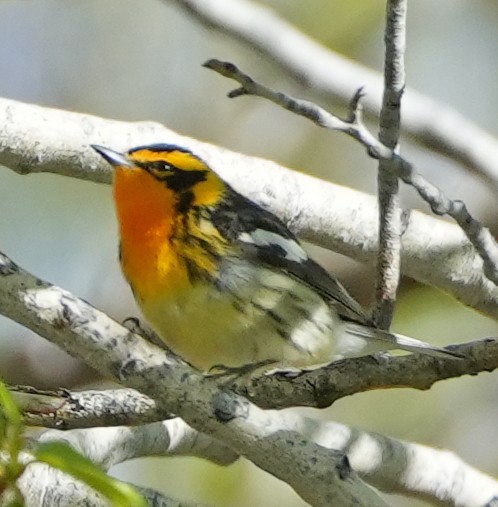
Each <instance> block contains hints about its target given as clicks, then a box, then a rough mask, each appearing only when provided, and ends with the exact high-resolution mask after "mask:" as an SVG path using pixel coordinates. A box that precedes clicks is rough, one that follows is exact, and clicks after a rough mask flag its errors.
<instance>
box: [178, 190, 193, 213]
mask: <svg viewBox="0 0 498 507" xmlns="http://www.w3.org/2000/svg"><path fill="white" fill-rule="evenodd" d="M193 201H194V193H193V192H191V191H188V190H187V191H186V192H183V193H182V194H180V197H179V199H178V202H177V203H176V210H177V211H178V213H186V212H187V211H189V209H190V208H191V207H192V202H193Z"/></svg>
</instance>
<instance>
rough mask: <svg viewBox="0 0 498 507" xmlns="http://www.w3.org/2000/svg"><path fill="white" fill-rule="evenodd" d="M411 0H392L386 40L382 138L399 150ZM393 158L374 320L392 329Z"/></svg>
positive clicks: (386, 176)
mask: <svg viewBox="0 0 498 507" xmlns="http://www.w3.org/2000/svg"><path fill="white" fill-rule="evenodd" d="M406 10H407V0H388V2H387V5H386V28H385V34H384V41H385V45H386V51H385V56H384V94H383V97H382V108H381V111H380V130H379V140H380V141H381V143H383V144H384V145H385V146H387V147H388V148H390V149H391V150H393V151H396V150H397V145H398V140H399V134H400V129H401V125H400V123H401V122H400V118H401V96H402V95H403V90H404V87H405V62H404V54H405V43H406ZM392 163H393V162H392V160H380V161H379V171H378V175H377V185H378V201H379V254H378V257H377V280H376V287H375V300H376V307H375V312H374V320H375V323H376V324H377V326H378V327H380V328H381V329H389V327H390V325H391V321H392V318H393V313H394V304H395V302H396V293H397V290H398V284H399V278H400V271H401V208H400V205H399V195H398V191H399V181H398V177H397V176H396V174H395V173H394V171H393V170H391V169H390V168H389V165H390V164H392Z"/></svg>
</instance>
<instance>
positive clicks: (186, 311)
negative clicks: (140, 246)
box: [141, 270, 338, 371]
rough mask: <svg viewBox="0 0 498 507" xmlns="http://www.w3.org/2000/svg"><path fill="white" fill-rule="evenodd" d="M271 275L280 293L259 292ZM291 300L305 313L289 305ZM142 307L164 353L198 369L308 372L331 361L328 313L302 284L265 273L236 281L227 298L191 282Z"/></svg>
mask: <svg viewBox="0 0 498 507" xmlns="http://www.w3.org/2000/svg"><path fill="white" fill-rule="evenodd" d="M270 277H273V280H271V281H272V282H277V285H279V286H280V289H281V290H279V291H273V290H268V289H267V288H266V287H267V286H266V285H264V284H263V283H262V280H265V281H269V278H270ZM296 294H297V297H298V298H301V300H302V303H301V304H302V305H304V304H305V302H306V305H307V306H308V305H309V309H308V308H307V309H306V311H303V309H302V308H301V309H299V308H297V307H296V306H294V307H293V306H292V305H296ZM310 297H311V301H310V299H309V298H310ZM141 307H142V310H143V312H144V315H145V317H146V318H147V320H148V321H149V323H150V324H151V326H152V327H153V328H154V330H155V331H156V333H158V334H159V336H160V337H161V339H162V340H163V341H164V342H165V343H166V344H167V345H168V347H170V348H171V349H172V350H173V351H174V352H175V353H176V354H178V355H179V356H180V357H182V358H183V359H184V360H186V361H187V362H189V363H190V364H192V365H193V366H195V367H196V368H198V369H200V370H203V371H208V370H209V369H211V368H213V367H214V366H225V367H240V366H244V365H248V364H255V363H260V362H262V361H274V362H276V363H279V364H282V365H287V366H308V365H315V364H323V363H327V362H329V361H330V360H332V359H334V346H333V343H334V339H333V337H334V333H333V328H335V327H337V325H338V319H337V316H336V314H335V312H334V311H333V310H331V309H330V308H329V307H328V306H327V305H326V304H325V303H324V302H323V301H322V300H321V298H319V297H318V296H317V295H316V294H315V293H314V292H312V291H310V289H308V288H307V287H306V286H304V285H302V284H300V283H298V282H295V281H294V280H292V279H290V278H289V277H287V276H286V275H283V274H275V273H273V272H271V271H269V270H264V271H261V272H259V271H258V273H257V276H255V273H252V274H251V276H245V277H242V278H241V279H240V280H239V281H238V284H237V286H236V287H233V288H232V289H231V290H230V291H229V292H226V291H223V290H219V289H217V288H215V287H214V286H212V285H208V284H203V283H198V284H196V285H195V286H193V287H191V288H190V289H189V290H187V291H183V292H182V293H180V292H176V294H175V295H174V296H172V295H169V296H168V297H159V298H157V297H156V298H154V299H153V300H150V299H149V300H147V301H146V302H142V304H141ZM308 310H309V311H308Z"/></svg>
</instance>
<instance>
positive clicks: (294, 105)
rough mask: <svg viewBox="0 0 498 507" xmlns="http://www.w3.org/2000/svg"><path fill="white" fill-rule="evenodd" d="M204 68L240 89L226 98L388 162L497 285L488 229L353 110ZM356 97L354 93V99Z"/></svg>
mask: <svg viewBox="0 0 498 507" xmlns="http://www.w3.org/2000/svg"><path fill="white" fill-rule="evenodd" d="M204 66H205V67H208V68H210V69H212V70H214V71H216V72H218V73H219V74H221V75H223V76H225V77H228V78H230V79H234V80H235V81H237V82H238V83H240V84H241V85H242V87H241V88H237V89H236V90H234V91H233V92H231V93H229V97H238V96H241V95H255V96H257V97H262V98H265V99H268V100H270V101H271V102H274V103H275V104H277V105H279V106H282V107H283V108H285V109H288V110H289V111H292V112H293V113H296V114H298V115H300V116H303V117H305V118H308V119H309V120H311V121H313V122H314V123H316V124H317V125H318V126H319V127H323V128H328V129H331V130H338V131H339V132H344V133H345V134H347V135H349V136H351V137H353V138H354V139H356V140H357V141H359V142H360V143H362V144H363V146H365V148H366V149H367V152H368V153H369V155H370V156H372V157H373V158H376V159H379V160H380V161H382V160H384V161H386V162H389V163H388V164H387V165H386V166H385V168H386V170H389V171H391V172H392V174H394V175H395V176H397V177H399V178H401V179H402V180H403V181H404V182H405V183H407V184H408V185H411V186H412V187H413V188H415V190H416V191H417V192H418V193H419V195H420V196H421V197H422V198H423V199H424V200H425V201H426V202H427V203H428V204H429V205H430V207H431V209H432V211H433V212H434V213H435V214H436V215H449V216H450V217H452V218H453V219H454V220H455V221H456V222H457V223H458V225H459V226H460V227H461V228H462V230H463V232H464V233H465V235H466V236H467V238H468V239H469V240H470V242H471V243H472V245H473V246H474V248H475V249H476V251H477V252H478V253H479V255H480V256H481V258H482V260H483V263H484V267H483V269H484V273H485V275H486V276H487V277H488V278H489V279H490V280H491V281H493V282H494V283H495V284H498V245H497V244H496V241H495V240H494V238H493V236H492V235H491V233H490V232H489V229H487V228H486V227H483V226H482V225H481V224H480V223H479V221H478V220H476V219H475V218H473V217H472V216H471V215H470V213H469V212H468V210H467V208H466V207H465V204H464V203H463V202H461V201H453V200H451V199H448V197H446V196H445V195H444V194H443V193H442V192H441V191H440V190H439V189H438V188H436V187H435V186H434V185H432V183H430V182H428V181H427V180H426V179H425V178H424V177H423V176H421V175H420V174H418V173H417V172H415V170H414V168H413V165H412V164H411V163H410V162H408V161H407V160H405V159H404V158H402V157H400V156H399V155H397V154H396V152H395V150H393V149H391V148H389V147H388V146H385V145H384V144H382V143H381V142H380V141H379V140H377V139H376V138H375V137H374V136H373V135H372V134H371V133H370V132H369V131H368V129H367V128H366V127H365V125H364V124H363V123H362V122H361V118H360V116H359V115H358V114H357V111H352V112H350V115H349V118H348V119H346V120H342V119H340V118H339V117H338V116H335V115H334V114H332V113H329V112H328V111H325V110H324V109H323V108H321V107H320V106H317V105H316V104H313V103H312V102H310V101H305V100H300V99H295V98H293V97H290V96H289V95H286V94H284V93H282V92H276V91H273V90H271V89H270V88H267V87H266V86H263V85H261V84H259V83H257V82H256V81H254V80H253V79H252V78H251V77H249V76H248V75H247V74H245V73H244V72H242V71H241V70H239V69H238V68H237V67H236V66H235V65H233V64H231V63H227V62H221V61H219V60H209V61H208V62H206V63H205V64H204ZM357 96H358V93H357V94H356V95H355V97H357ZM351 103H352V104H354V105H355V106H356V107H358V101H357V100H354V98H353V100H352V101H351Z"/></svg>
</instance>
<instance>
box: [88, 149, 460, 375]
mask: <svg viewBox="0 0 498 507" xmlns="http://www.w3.org/2000/svg"><path fill="white" fill-rule="evenodd" d="M93 148H94V149H95V150H96V151H97V152H98V153H99V154H100V155H102V157H104V159H105V160H107V161H108V162H109V163H110V164H111V165H112V166H113V167H114V169H115V170H114V199H115V203H116V210H117V217H118V221H119V231H120V240H121V244H120V261H121V266H122V270H123V273H124V275H125V277H126V279H127V280H128V282H129V284H130V286H131V288H132V291H133V293H134V295H135V298H136V300H137V302H138V304H139V305H140V307H141V309H142V311H143V313H144V315H145V317H146V319H147V320H148V321H149V323H150V324H151V326H152V327H153V329H154V330H155V332H156V333H157V334H158V335H159V337H160V338H161V339H162V340H163V341H164V342H165V343H166V345H167V346H168V347H170V348H171V349H172V350H173V351H174V352H175V353H176V354H178V355H179V356H180V357H182V358H183V359H184V360H186V361H187V362H189V363H190V364H191V365H192V366H194V367H196V368H198V369H200V370H203V371H209V370H210V369H211V368H213V367H215V366H218V367H220V366H221V367H225V368H238V367H243V366H248V365H253V364H258V363H267V362H268V363H270V362H275V363H276V364H279V365H286V366H293V367H306V366H312V365H320V364H325V363H328V362H330V361H333V360H334V359H338V358H342V357H349V356H361V355H367V354H370V353H372V352H375V351H385V350H390V349H405V350H408V351H413V352H420V353H424V354H430V355H434V356H457V354H454V353H453V352H450V351H447V350H444V349H440V348H436V347H433V346H431V345H428V344H426V343H423V342H420V341H417V340H414V339H412V338H408V337H405V336H401V335H396V334H392V333H388V332H385V331H381V330H379V329H376V328H375V327H374V326H373V323H372V321H371V319H370V318H369V316H368V315H367V314H366V313H365V311H364V310H363V309H362V308H361V306H360V305H359V304H358V303H357V302H356V301H355V300H354V299H353V298H352V297H351V296H350V295H349V294H348V293H347V291H346V290H345V289H344V287H343V286H342V285H341V284H340V283H339V282H338V281H337V280H336V279H335V278H334V277H332V276H331V275H330V274H329V273H327V272H326V271H325V270H324V269H323V268H322V267H321V266H319V265H318V264H317V263H316V262H314V261H313V260H311V259H310V258H309V257H308V255H307V253H306V252H305V251H304V249H303V248H302V246H301V245H300V243H299V241H298V240H297V238H296V237H295V236H294V235H293V234H292V233H291V232H290V231H289V229H288V228H287V227H286V226H285V225H284V224H283V222H282V221H281V220H280V219H278V218H277V217H276V216H275V215H273V214H272V213H270V212H268V211H266V210H264V209H263V208H261V207H260V206H258V205H257V204H256V203H254V202H252V201H251V200H249V199H247V198H246V197H244V196H242V195H241V194H239V193H238V192H236V191H235V190H234V189H233V188H232V187H231V186H230V185H228V184H227V183H226V182H225V181H223V180H222V179H221V178H220V177H219V176H218V175H217V174H216V173H215V172H214V171H213V170H211V169H210V168H209V167H208V165H207V164H206V163H205V162H203V161H202V160H201V159H200V158H198V157H197V156H195V155H194V154H193V153H191V152H190V151H189V150H187V149H185V148H182V147H179V146H174V145H169V144H157V145H151V146H141V147H138V148H133V149H132V150H130V151H128V152H127V153H118V152H115V151H113V150H110V149H108V148H104V147H101V146H93Z"/></svg>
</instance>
